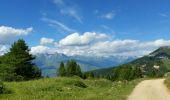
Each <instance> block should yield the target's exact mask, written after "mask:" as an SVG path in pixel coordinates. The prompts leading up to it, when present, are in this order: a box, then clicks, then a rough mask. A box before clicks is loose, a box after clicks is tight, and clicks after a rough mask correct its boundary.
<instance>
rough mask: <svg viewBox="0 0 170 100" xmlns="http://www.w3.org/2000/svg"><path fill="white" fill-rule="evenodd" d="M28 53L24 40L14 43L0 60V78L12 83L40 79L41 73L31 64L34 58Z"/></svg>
mask: <svg viewBox="0 0 170 100" xmlns="http://www.w3.org/2000/svg"><path fill="white" fill-rule="evenodd" d="M29 51H30V50H29V48H28V46H27V45H26V43H25V41H24V40H22V39H19V40H18V41H17V42H14V44H13V45H12V47H11V48H10V51H9V52H8V53H6V54H5V55H4V56H2V58H1V64H0V78H1V79H2V80H7V81H13V80H29V79H33V78H37V77H41V71H40V70H39V69H38V67H37V66H36V65H35V64H34V63H32V60H34V59H35V57H34V56H33V55H32V54H30V53H29Z"/></svg>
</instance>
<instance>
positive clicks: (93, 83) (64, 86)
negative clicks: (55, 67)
mask: <svg viewBox="0 0 170 100" xmlns="http://www.w3.org/2000/svg"><path fill="white" fill-rule="evenodd" d="M141 80H142V79H138V80H133V81H129V82H112V81H109V80H106V79H87V80H83V79H81V78H79V77H73V78H66V77H58V78H44V79H39V80H32V81H25V82H5V83H4V85H5V87H6V89H7V90H8V91H10V92H9V93H6V94H1V95H0V100H125V99H126V97H127V96H128V95H129V94H130V93H131V91H132V90H133V88H134V87H135V86H136V84H137V83H139V82H140V81H141Z"/></svg>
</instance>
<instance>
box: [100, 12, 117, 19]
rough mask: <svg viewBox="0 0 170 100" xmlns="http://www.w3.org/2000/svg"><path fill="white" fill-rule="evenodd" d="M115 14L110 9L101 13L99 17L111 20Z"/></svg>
mask: <svg viewBox="0 0 170 100" xmlns="http://www.w3.org/2000/svg"><path fill="white" fill-rule="evenodd" d="M115 16H116V13H115V12H113V11H112V12H109V13H106V14H104V15H102V16H101V18H104V19H108V20H111V19H113V18H114V17H115Z"/></svg>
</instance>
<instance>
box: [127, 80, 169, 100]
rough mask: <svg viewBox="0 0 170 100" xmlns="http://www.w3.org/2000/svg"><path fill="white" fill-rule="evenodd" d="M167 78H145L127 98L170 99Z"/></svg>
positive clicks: (131, 99)
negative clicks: (165, 81)
mask: <svg viewBox="0 0 170 100" xmlns="http://www.w3.org/2000/svg"><path fill="white" fill-rule="evenodd" d="M164 80H165V79H156V80H145V81H142V82H141V83H139V84H138V85H137V86H136V87H135V89H134V90H133V92H132V93H131V95H130V96H129V97H128V99H127V100H170V93H169V91H168V89H167V88H166V86H165V85H164Z"/></svg>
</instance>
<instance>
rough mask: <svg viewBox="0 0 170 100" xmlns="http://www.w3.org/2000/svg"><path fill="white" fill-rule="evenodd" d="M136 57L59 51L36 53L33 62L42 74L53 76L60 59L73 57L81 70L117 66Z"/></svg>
mask: <svg viewBox="0 0 170 100" xmlns="http://www.w3.org/2000/svg"><path fill="white" fill-rule="evenodd" d="M136 58H137V57H126V56H108V57H101V56H78V55H75V56H67V55H64V54H60V53H55V54H37V55H36V59H35V60H34V63H35V64H36V65H37V66H38V67H39V68H40V69H41V70H42V74H43V76H55V75H56V74H57V73H56V72H57V69H58V68H59V64H60V62H61V61H63V62H65V63H66V62H67V61H68V60H69V59H74V60H76V61H77V62H78V64H80V66H81V69H82V71H83V72H85V71H90V70H95V69H101V68H108V67H113V66H118V65H120V64H124V63H127V62H130V61H132V60H134V59H136Z"/></svg>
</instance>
